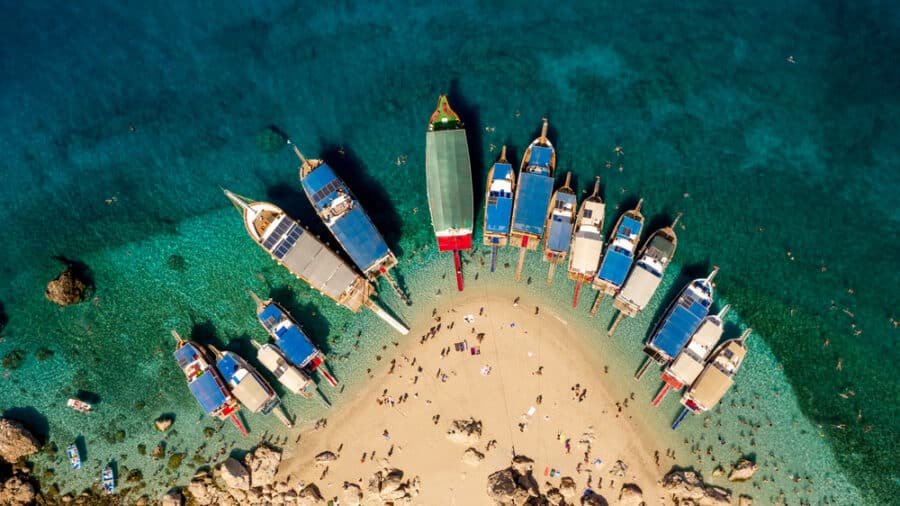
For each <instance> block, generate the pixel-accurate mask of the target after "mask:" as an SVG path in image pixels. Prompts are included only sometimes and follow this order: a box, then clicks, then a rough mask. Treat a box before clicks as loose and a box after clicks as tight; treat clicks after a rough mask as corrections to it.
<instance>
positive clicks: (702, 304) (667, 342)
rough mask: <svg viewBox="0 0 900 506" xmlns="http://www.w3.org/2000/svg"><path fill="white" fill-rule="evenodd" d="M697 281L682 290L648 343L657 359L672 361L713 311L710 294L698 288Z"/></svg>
mask: <svg viewBox="0 0 900 506" xmlns="http://www.w3.org/2000/svg"><path fill="white" fill-rule="evenodd" d="M697 283H698V282H697V281H694V282H692V283H691V285H688V287H686V288H685V289H684V290H683V291H682V292H681V295H680V296H679V297H678V300H677V301H675V303H674V304H673V306H671V307H670V308H669V311H668V313H667V314H666V316H665V318H664V319H663V321H662V322H660V324H659V325H658V326H657V328H656V331H655V332H654V334H653V337H651V338H650V341H649V342H648V343H647V346H645V351H646V352H647V353H648V354H650V355H651V356H652V357H653V358H654V359H655V360H657V361H669V360H672V359H673V358H674V357H675V356H676V355H678V353H679V352H680V351H681V349H682V348H683V347H684V345H685V344H686V343H687V341H688V339H690V338H691V336H692V335H693V334H694V332H695V331H696V330H697V328H698V327H699V326H700V323H701V322H702V321H703V318H705V317H706V315H707V314H709V307H710V304H711V301H710V298H709V297H708V296H703V295H701V292H700V291H699V289H697V288H694V285H695V284H697Z"/></svg>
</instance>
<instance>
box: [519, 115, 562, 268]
mask: <svg viewBox="0 0 900 506" xmlns="http://www.w3.org/2000/svg"><path fill="white" fill-rule="evenodd" d="M548 125H549V123H548V122H547V118H544V124H543V126H542V127H541V135H540V137H538V138H537V139H535V140H533V141H532V142H531V144H530V145H529V146H528V149H526V150H525V156H523V157H522V165H521V167H520V169H519V184H518V185H517V186H516V200H515V204H514V205H513V212H512V227H511V228H510V233H509V243H510V244H511V245H512V246H515V247H516V248H520V251H519V262H518V264H517V265H516V281H520V280H521V279H522V267H523V266H524V265H525V253H526V252H527V251H528V250H535V249H537V248H538V245H539V244H540V242H541V239H542V238H543V237H544V226H545V219H546V217H547V213H548V212H549V208H550V197H551V196H552V195H553V171H554V170H556V150H554V149H553V144H552V143H551V142H550V140H549V139H547V128H548Z"/></svg>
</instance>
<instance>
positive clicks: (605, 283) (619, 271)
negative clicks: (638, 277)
mask: <svg viewBox="0 0 900 506" xmlns="http://www.w3.org/2000/svg"><path fill="white" fill-rule="evenodd" d="M643 204H644V199H640V200H638V203H637V205H636V206H634V209H632V210H630V211H626V212H625V214H623V215H622V216H620V217H619V221H618V222H616V226H615V228H614V229H613V232H612V234H611V236H610V238H609V242H608V243H607V245H606V253H605V254H604V255H603V260H601V262H600V269H599V270H598V271H597V275H596V276H595V277H594V281H593V283H592V285H593V287H594V289H595V290H597V299H596V300H595V301H594V306H593V307H592V308H591V316H594V315H595V314H596V313H597V309H599V308H600V303H601V302H602V301H603V296H604V295H606V294H609V295H614V294H615V293H616V292H618V291H619V288H621V287H622V283H624V282H625V277H626V276H628V271H629V270H631V264H632V263H633V262H634V252H635V250H637V245H638V241H640V239H641V230H642V229H643V228H644V215H643V214H641V206H642V205H643Z"/></svg>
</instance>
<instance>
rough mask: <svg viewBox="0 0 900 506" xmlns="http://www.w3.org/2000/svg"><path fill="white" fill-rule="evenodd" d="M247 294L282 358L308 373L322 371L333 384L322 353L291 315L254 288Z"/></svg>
mask: <svg viewBox="0 0 900 506" xmlns="http://www.w3.org/2000/svg"><path fill="white" fill-rule="evenodd" d="M250 295H251V297H253V300H254V301H255V302H256V317H257V318H258V319H259V322H260V323H261V324H262V326H263V327H265V329H266V331H268V332H269V335H270V336H272V338H273V339H275V344H276V346H278V349H279V350H280V351H281V353H283V354H284V358H286V359H287V360H288V362H290V363H292V364H294V365H296V366H297V367H299V368H300V369H303V370H304V371H305V372H306V373H308V374H313V373H320V374H322V377H324V378H325V380H326V381H328V383H329V384H330V385H331V386H332V387H336V386H337V381H336V380H335V379H334V377H333V376H332V375H331V374H329V373H328V370H327V369H326V367H325V354H324V353H322V351H321V350H320V349H318V348H316V346H315V345H314V344H313V343H312V341H310V340H309V338H308V337H306V334H305V333H303V330H302V329H301V328H300V325H298V324H297V322H296V321H295V320H294V319H293V318H291V315H290V314H289V313H288V312H287V311H286V310H285V309H284V308H283V307H281V306H280V305H279V304H278V303H277V302H275V301H273V300H272V299H269V300H265V301H264V300H262V299H260V298H259V297H258V296H257V295H256V294H255V293H253V292H250Z"/></svg>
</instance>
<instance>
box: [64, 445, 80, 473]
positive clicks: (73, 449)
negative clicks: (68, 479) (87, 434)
mask: <svg viewBox="0 0 900 506" xmlns="http://www.w3.org/2000/svg"><path fill="white" fill-rule="evenodd" d="M66 457H67V458H68V459H69V465H70V466H72V469H81V455H80V454H79V453H78V447H77V446H75V445H74V444H71V445H69V446H68V447H66Z"/></svg>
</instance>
